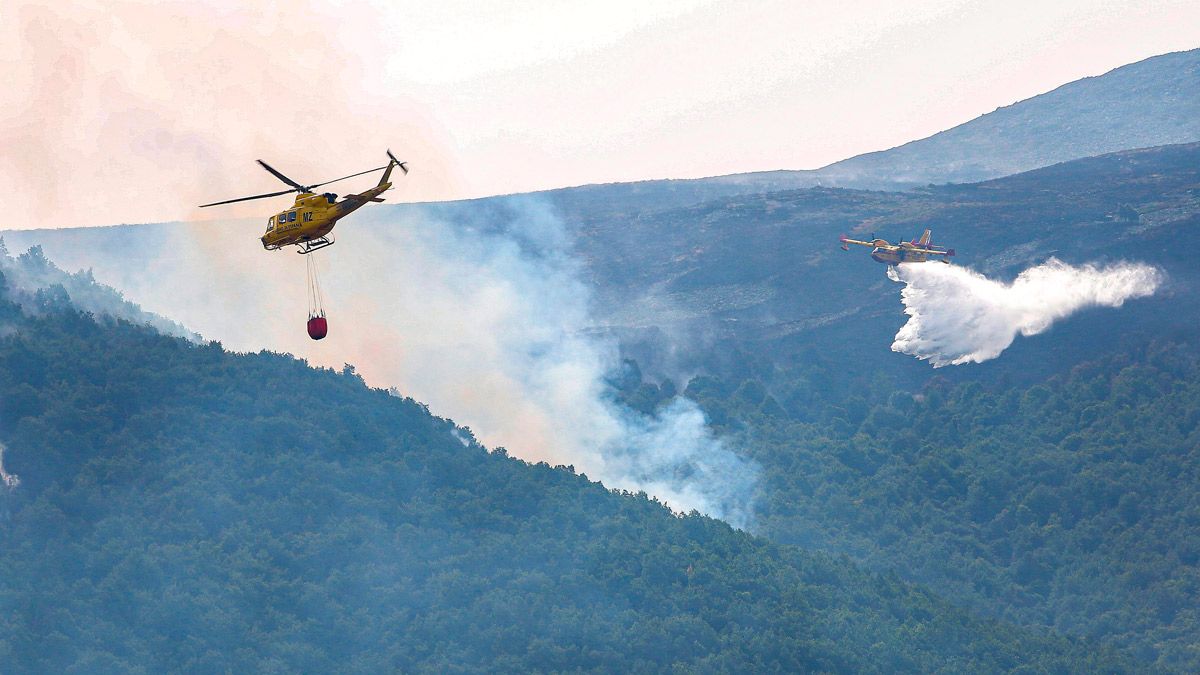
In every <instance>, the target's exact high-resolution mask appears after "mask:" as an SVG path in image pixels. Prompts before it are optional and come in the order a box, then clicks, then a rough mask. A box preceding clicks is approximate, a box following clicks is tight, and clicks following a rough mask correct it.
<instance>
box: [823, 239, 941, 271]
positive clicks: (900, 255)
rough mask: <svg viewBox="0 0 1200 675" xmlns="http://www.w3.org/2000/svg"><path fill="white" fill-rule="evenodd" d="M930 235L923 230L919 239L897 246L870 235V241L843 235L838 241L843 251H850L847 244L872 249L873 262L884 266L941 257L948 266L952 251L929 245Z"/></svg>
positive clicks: (903, 242)
mask: <svg viewBox="0 0 1200 675" xmlns="http://www.w3.org/2000/svg"><path fill="white" fill-rule="evenodd" d="M930 235H931V232H930V230H925V233H924V234H922V235H921V237H920V238H919V239H913V240H912V241H902V242H900V243H898V244H889V243H888V242H887V240H886V239H876V238H875V235H874V234H872V235H871V240H870V241H859V240H857V239H850V238H849V237H847V236H846V235H844V234H843V235H842V236H841V238H840V241H841V242H842V250H843V251H849V250H850V246H849V244H855V245H858V246H870V247H872V250H871V258H872V259H873V260H874V261H875V262H881V263H884V264H886V265H899V264H900V263H910V262H925V261H927V260H931V259H933V258H936V257H938V256H941V259H942V262H944V263H946V264H949V263H950V260H949V258H950V257H951V256H953V255H954V249H952V248H946V247H944V246H937V245H935V244H932V243H930V241H929V239H930Z"/></svg>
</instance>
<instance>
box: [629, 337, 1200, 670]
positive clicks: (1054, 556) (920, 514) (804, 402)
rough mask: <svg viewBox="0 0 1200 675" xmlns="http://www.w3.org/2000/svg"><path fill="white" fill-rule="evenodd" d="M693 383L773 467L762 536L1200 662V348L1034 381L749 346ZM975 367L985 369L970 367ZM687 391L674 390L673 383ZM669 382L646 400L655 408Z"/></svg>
mask: <svg viewBox="0 0 1200 675" xmlns="http://www.w3.org/2000/svg"><path fill="white" fill-rule="evenodd" d="M744 368H745V373H746V374H747V376H746V377H744V378H742V379H738V378H723V379H718V378H714V377H700V378H696V379H694V380H692V382H691V384H690V385H689V387H688V389H687V394H688V395H689V396H691V397H693V398H695V399H696V400H697V401H699V402H700V403H701V405H702V406H703V407H704V408H705V410H706V411H707V412H708V414H709V416H710V418H711V419H712V420H713V421H714V423H715V424H717V426H718V427H719V428H720V429H721V430H722V433H724V434H726V435H728V436H731V437H736V438H739V439H740V443H739V445H740V447H741V448H742V449H743V450H744V451H745V452H747V453H748V454H750V455H751V456H752V457H754V458H755V459H756V460H757V461H758V462H760V464H761V465H762V466H763V476H762V495H763V496H762V500H761V503H760V510H761V513H760V518H759V520H758V522H757V527H756V531H757V532H758V533H759V534H762V535H764V536H766V537H768V538H770V539H772V540H775V541H781V542H789V543H793V544H797V545H801V546H804V547H807V548H814V549H817V550H823V551H826V552H830V553H841V554H846V555H849V556H850V557H852V558H853V559H854V560H856V561H857V562H860V563H862V564H864V565H866V566H868V567H869V568H872V569H875V570H878V571H894V572H895V573H896V574H898V575H899V576H900V577H902V578H905V579H908V580H912V581H918V582H921V583H926V584H929V585H930V586H932V587H934V588H937V589H938V590H939V592H940V593H942V594H944V595H945V596H946V597H948V598H951V599H953V600H955V601H957V602H960V603H963V604H964V605H966V606H969V607H972V608H974V609H976V610H977V611H981V612H984V613H987V614H991V615H993V616H998V617H1003V618H1005V619H1007V620H1011V621H1015V622H1018V623H1022V624H1031V625H1043V626H1049V627H1053V628H1055V629H1057V630H1060V631H1063V632H1066V633H1069V634H1074V635H1080V636H1088V637H1092V638H1096V639H1100V640H1103V641H1105V642H1107V643H1109V644H1112V645H1118V646H1122V647H1127V648H1130V649H1131V650H1132V651H1133V652H1134V653H1135V654H1136V655H1137V657H1138V658H1139V660H1141V661H1142V662H1144V663H1156V664H1158V665H1159V666H1162V667H1166V668H1170V669H1178V670H1182V671H1188V672H1197V671H1200V611H1198V609H1197V608H1198V607H1200V568H1198V564H1200V490H1198V489H1197V488H1198V487H1200V359H1198V357H1197V355H1196V351H1195V349H1194V346H1193V345H1191V344H1178V343H1171V342H1161V343H1150V344H1146V345H1143V346H1142V347H1140V348H1136V349H1130V350H1129V351H1127V352H1123V353H1121V354H1120V355H1110V356H1108V357H1105V358H1103V359H1099V360H1095V361H1091V362H1087V363H1083V364H1081V365H1078V366H1076V367H1074V368H1072V369H1071V370H1070V371H1069V372H1068V373H1066V374H1063V375H1060V376H1054V377H1051V378H1049V379H1048V380H1045V381H1043V382H1040V383H1037V384H1034V385H1028V386H1013V385H1010V384H1005V383H1004V382H1002V381H1001V382H985V383H982V384H981V383H980V382H976V381H965V382H958V383H952V382H949V381H947V380H945V379H942V378H940V377H934V378H933V379H931V380H930V381H929V382H928V383H927V384H926V385H924V386H923V387H921V388H920V389H918V390H917V391H913V392H907V391H895V390H892V389H889V388H886V387H877V386H873V383H872V382H870V381H859V382H846V381H844V380H839V379H838V377H837V375H838V368H839V366H838V364H837V363H834V362H828V361H822V359H821V357H820V356H819V355H817V354H812V353H810V354H808V355H806V356H805V357H804V358H801V359H797V360H796V361H795V362H794V363H793V364H791V365H790V366H779V365H777V364H775V365H772V364H770V363H769V362H765V361H764V360H763V359H762V358H761V357H757V358H755V357H747V358H746V359H744ZM968 368H970V367H968ZM668 389H669V387H668ZM659 391H660V390H659V389H658V388H657V387H654V386H652V385H643V386H642V387H641V388H640V389H637V390H634V391H631V392H629V393H628V394H627V395H628V396H629V397H630V399H631V400H632V401H634V402H635V403H636V404H637V405H640V406H642V407H652V406H653V405H655V404H656V398H657V394H658V393H659Z"/></svg>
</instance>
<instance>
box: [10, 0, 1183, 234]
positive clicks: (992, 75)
mask: <svg viewBox="0 0 1200 675" xmlns="http://www.w3.org/2000/svg"><path fill="white" fill-rule="evenodd" d="M1197 46H1200V3H1197V2H1196V1H1195V0H1179V1H1175V0H1170V1H1164V2H1147V1H1145V0H1140V1H1133V0H1128V1H1127V0H1113V1H1082V0H1068V1H1055V2H1046V1H1045V0H1042V1H1039V2H1025V1H1019V0H1003V1H996V2H991V1H981V2H963V1H953V0H944V1H932V2H920V3H903V2H895V1H887V2H875V1H864V2H855V1H853V0H849V1H848V0H837V1H833V0H808V1H806V2H796V1H795V0H790V1H779V2H776V1H774V0H758V1H754V2H749V1H733V0H659V1H657V2H645V1H644V0H643V1H640V2H630V1H626V0H605V1H603V2H572V1H569V0H520V1H512V2H500V3H482V2H471V3H468V2H455V1H442V2H433V3H430V2H397V1H396V0H386V1H379V2H366V3H322V2H315V3H311V4H309V5H308V6H305V5H304V4H303V3H299V2H287V3H261V4H255V3H229V2H194V1H192V2H161V1H160V2H154V3H149V2H132V1H121V0H105V1H103V2H61V1H60V2H24V1H22V0H0V67H2V68H3V73H4V76H3V77H4V80H3V90H4V99H5V100H4V104H3V106H0V179H2V180H3V181H4V184H5V186H6V189H7V191H8V194H9V195H10V196H9V199H8V208H7V209H6V210H5V211H6V216H7V219H6V221H5V222H4V223H0V228H22V227H57V226H69V225H97V224H111V223H118V222H144V221H162V220H173V219H196V218H224V217H233V216H238V215H259V214H262V215H263V217H264V218H265V216H266V215H267V214H268V213H270V212H272V211H273V210H274V209H276V208H283V206H285V205H286V203H287V198H286V197H281V198H279V199H277V200H275V201H269V200H268V201H266V202H258V203H257V204H255V205H251V206H248V207H247V206H241V207H228V208H224V209H222V210H221V211H220V212H214V211H213V210H205V211H197V210H196V209H194V208H193V206H194V205H195V204H199V203H203V202H207V201H214V200H218V199H224V198H230V197H236V196H241V195H244V194H254V193H258V192H267V191H271V190H274V189H278V188H281V187H282V186H281V185H280V184H278V183H277V182H275V180H274V179H273V178H272V177H270V176H269V175H267V174H266V173H264V172H262V171H261V170H260V169H258V167H257V166H256V165H255V164H254V163H253V160H254V159H255V158H260V157H261V158H263V159H266V160H267V161H269V162H271V163H272V164H274V165H275V166H276V167H277V168H279V169H281V170H282V171H284V172H285V173H287V174H289V175H291V176H292V177H293V178H296V179H297V180H300V181H309V182H315V181H317V180H322V179H327V178H333V177H336V176H339V175H343V174H346V173H351V172H353V171H356V170H359V169H362V168H368V167H370V166H373V165H378V164H381V163H382V160H383V150H384V148H385V147H391V148H392V149H393V150H394V151H396V152H397V154H400V155H402V156H403V157H404V158H406V159H408V160H409V161H410V162H411V165H412V167H413V169H414V171H413V173H412V175H411V176H410V177H409V178H408V179H407V180H406V181H405V183H404V184H403V186H402V189H401V190H398V191H396V192H393V193H391V194H390V195H389V196H390V197H391V199H393V200H432V199H450V198H461V197H472V196H481V195H488V194H496V193H505V192H520V191H528V190H535V189H540V188H548V187H558V186H564V185H575V184H581V183H590V182H609V181H620V180H632V179H641V178H664V177H695V176H706V175H715V174H723V173H734V172H740V171H751V170H762V169H777V168H814V167H818V166H822V165H824V164H828V163H830V162H833V161H836V160H838V159H843V158H845V157H849V156H852V155H855V154H858V153H861V152H866V151H870V150H876V149H882V148H887V147H891V146H895V145H898V144H900V143H903V142H906V141H909V140H912V139H915V138H920V137H923V136H927V135H929V134H931V133H934V132H937V131H939V130H941V129H945V128H948V127H950V126H954V125H955V124H958V123H961V122H963V121H966V120H968V119H971V118H973V117H976V116H978V115H980V114H983V113H986V112H989V111H991V110H993V109H995V108H996V107H998V106H1002V105H1007V104H1010V103H1013V102H1014V101H1017V100H1019V99H1022V98H1028V97H1029V96H1033V95H1035V94H1038V93H1041V92H1043V91H1046V90H1049V89H1052V88H1054V87H1056V86H1058V85H1060V84H1064V83H1066V82H1069V81H1071V80H1074V79H1078V78H1080V77H1083V76H1087V75H1097V74H1100V73H1103V72H1105V71H1107V70H1110V69H1112V68H1114V67H1117V66H1120V65H1123V64H1125V63H1129V62H1132V61H1136V60H1139V59H1142V58H1145V57H1148V56H1152V55H1155V54H1160V53H1164V52H1169V51H1177V50H1182V49H1190V48H1194V47H1197ZM369 184H370V179H369V178H368V179H366V180H365V182H364V181H363V179H358V182H355V181H350V182H347V183H344V184H341V185H339V186H338V190H339V191H340V192H345V191H347V190H348V189H357V188H359V187H365V186H366V185H369Z"/></svg>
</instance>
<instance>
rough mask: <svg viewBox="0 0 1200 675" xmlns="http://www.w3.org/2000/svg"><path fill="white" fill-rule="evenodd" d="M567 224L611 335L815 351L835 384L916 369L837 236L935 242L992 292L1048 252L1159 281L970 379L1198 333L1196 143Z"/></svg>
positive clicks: (888, 298)
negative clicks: (981, 178) (911, 186)
mask: <svg viewBox="0 0 1200 675" xmlns="http://www.w3.org/2000/svg"><path fill="white" fill-rule="evenodd" d="M569 218H570V219H571V222H572V224H573V226H574V227H575V228H577V229H578V231H579V236H578V243H577V245H578V248H579V252H580V255H581V256H582V257H583V258H584V259H586V260H588V261H589V266H588V269H589V271H590V273H591V274H592V275H593V278H594V285H595V286H596V288H597V289H598V290H599V295H600V298H599V301H598V303H597V305H598V308H599V310H600V312H599V313H600V314H602V315H603V316H605V317H606V319H605V323H607V325H609V326H610V327H612V328H614V329H616V330H618V331H622V332H623V333H624V334H626V335H627V336H635V335H637V334H639V333H641V334H650V333H654V332H656V331H667V332H669V333H670V334H672V335H674V336H676V337H679V336H683V335H694V336H706V339H708V340H709V342H710V344H711V342H712V341H713V340H716V341H718V342H719V341H722V340H732V341H734V342H736V343H741V344H753V345H755V346H754V347H753V351H755V352H757V353H764V352H772V351H773V352H777V356H778V357H779V358H783V355H784V354H787V353H794V352H795V351H796V350H803V349H817V350H821V351H822V352H824V353H827V354H829V355H831V356H834V355H836V356H838V357H845V358H846V359H847V362H846V365H845V367H846V368H847V369H849V370H851V371H853V370H855V369H856V368H858V367H859V366H858V365H857V364H861V363H867V362H869V363H870V364H871V366H870V367H869V370H871V371H872V372H875V373H876V374H887V373H903V372H907V373H909V374H911V375H912V376H914V377H928V374H929V369H928V366H927V365H925V364H920V363H916V362H914V361H913V360H912V359H911V358H910V357H906V356H900V355H897V354H893V353H891V352H890V351H889V349H888V347H889V345H890V344H891V338H892V336H893V335H894V334H895V332H896V330H897V329H898V328H899V327H900V325H902V324H903V323H904V321H905V317H904V315H903V313H902V306H901V305H900V303H899V290H900V287H899V285H898V284H895V283H893V282H890V281H888V280H887V278H886V276H885V274H884V267H883V266H882V265H879V264H877V263H875V262H873V261H871V260H870V259H869V258H868V257H867V256H866V255H865V254H864V253H863V252H862V251H857V252H851V253H844V252H842V251H840V250H838V246H837V236H838V235H839V234H840V233H858V234H860V235H867V234H869V233H871V232H875V233H877V234H878V235H879V236H881V237H885V238H888V239H890V240H892V241H895V240H897V239H901V238H911V237H913V236H915V235H917V234H919V233H920V231H921V230H922V229H923V228H925V227H930V228H932V229H933V234H934V240H935V241H937V242H940V243H943V244H947V245H950V246H953V247H955V248H957V251H958V256H957V257H956V258H955V260H956V263H957V264H960V265H966V266H969V267H972V268H974V269H977V270H980V271H983V272H986V273H987V274H989V275H992V276H995V277H998V278H1002V279H1003V278H1009V279H1011V278H1012V277H1013V276H1015V274H1016V273H1017V272H1018V271H1020V270H1022V269H1024V268H1026V267H1029V266H1031V265H1033V264H1036V263H1037V262H1040V261H1042V260H1044V259H1045V258H1047V257H1048V256H1050V255H1054V256H1057V257H1058V258H1060V259H1063V260H1065V261H1067V262H1072V263H1084V262H1095V261H1102V260H1114V259H1120V260H1137V261H1142V262H1146V263H1150V264H1154V265H1157V266H1159V267H1161V268H1163V269H1164V270H1165V271H1166V272H1167V275H1168V278H1169V283H1168V285H1167V286H1166V287H1165V288H1164V289H1163V291H1162V292H1160V293H1159V294H1158V295H1157V296H1155V297H1154V298H1150V299H1147V300H1139V301H1137V302H1135V303H1130V304H1128V305H1127V306H1126V307H1125V308H1124V309H1122V310H1121V313H1120V315H1119V318H1121V319H1122V321H1121V323H1120V325H1119V327H1118V330H1113V329H1111V328H1110V329H1105V330H1099V331H1097V330H1096V329H1095V328H1096V326H1097V325H1103V324H1104V323H1105V322H1106V321H1108V320H1109V319H1110V318H1113V317H1115V316H1117V315H1116V314H1114V313H1111V312H1104V311H1102V310H1098V311H1097V312H1094V313H1088V314H1085V315H1082V316H1080V317H1078V318H1076V319H1072V320H1070V321H1067V322H1065V323H1064V324H1062V325H1061V326H1059V327H1056V328H1055V332H1054V336H1055V337H1051V336H1038V337H1034V338H1029V339H1028V340H1022V341H1019V342H1018V343H1017V345H1016V346H1014V348H1013V350H1012V351H1011V352H1009V353H1006V355H1005V359H1004V361H1005V363H1002V364H1001V363H989V364H984V365H983V366H976V367H969V368H965V369H961V370H962V371H964V372H969V373H971V374H972V376H974V375H975V374H977V373H978V371H980V370H983V371H995V372H997V373H1001V372H1008V373H1010V374H1013V375H1016V376H1021V375H1025V374H1032V373H1036V372H1043V369H1045V368H1063V367H1067V366H1068V365H1069V364H1070V363H1072V362H1077V361H1078V360H1081V359H1086V358H1089V356H1088V354H1089V353H1090V354H1093V355H1094V354H1095V353H1097V352H1096V351H1095V349H1093V347H1096V348H1099V345H1100V344H1101V343H1105V344H1113V342H1112V341H1114V340H1119V339H1124V337H1128V336H1130V335H1133V334H1140V335H1143V336H1146V335H1152V334H1154V333H1155V332H1156V331H1157V332H1165V333H1170V332H1172V331H1184V332H1194V331H1196V330H1197V328H1196V327H1197V326H1198V325H1200V310H1197V309H1196V307H1195V306H1194V304H1193V303H1190V302H1185V301H1184V298H1186V297H1188V294H1190V293H1192V292H1194V291H1195V290H1196V289H1197V288H1200V274H1198V273H1197V271H1196V266H1195V259H1194V252H1193V251H1192V250H1191V248H1190V247H1189V246H1188V244H1187V242H1188V241H1189V240H1190V239H1191V238H1192V234H1193V232H1194V231H1195V228H1196V226H1197V224H1200V144H1185V145H1175V146H1164V147H1158V148H1148V149H1142V150H1135V151H1127V152H1120V153H1114V154H1110V155H1105V156H1101V157H1094V158H1087V159H1081V160H1074V161H1071V162H1066V163H1062V164H1058V165H1055V166H1051V167H1046V168H1043V169H1038V170H1035V171H1031V172H1027V173H1023V174H1018V175H1014V176H1009V177H1006V178H1001V179H996V180H993V181H988V182H984V183H975V184H968V185H949V186H940V187H932V188H924V189H921V190H917V191H912V192H897V193H884V192H869V191H855V190H843V189H828V188H817V189H807V190H796V191H784V192H776V193H769V194H765V195H736V196H729V197H725V198H721V199H718V200H713V201H710V202H706V203H704V204H698V205H693V206H689V207H684V208H678V209H670V210H665V211H657V212H650V213H642V214H639V215H638V216H637V217H635V218H610V217H605V216H603V215H601V216H598V217H593V216H592V215H591V214H587V213H573V214H571V215H570V216H569ZM856 253H857V255H856ZM1105 341H1108V342H1105ZM1026 346H1028V347H1029V348H1028V349H1026ZM692 347H703V344H702V341H697V342H696V343H695V344H693V345H692ZM682 348H683V347H681V346H677V347H676V350H677V351H678V350H679V349H682ZM710 351H711V350H710ZM851 357H854V358H851ZM864 358H869V359H870V360H869V361H864V360H863V359H864ZM1025 368H1033V369H1034V370H1032V371H1030V370H1023V369H1025ZM957 372H959V371H958V370H955V369H950V370H947V371H942V374H943V375H944V376H951V377H953V376H955V375H956V373H957Z"/></svg>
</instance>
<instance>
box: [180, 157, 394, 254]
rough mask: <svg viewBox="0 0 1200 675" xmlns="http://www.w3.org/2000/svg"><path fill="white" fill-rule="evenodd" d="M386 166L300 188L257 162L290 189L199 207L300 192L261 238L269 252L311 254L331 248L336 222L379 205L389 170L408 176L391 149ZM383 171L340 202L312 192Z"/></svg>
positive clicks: (388, 185)
mask: <svg viewBox="0 0 1200 675" xmlns="http://www.w3.org/2000/svg"><path fill="white" fill-rule="evenodd" d="M387 156H388V163H387V165H386V166H380V167H376V168H374V169H367V170H366V171H359V172H358V173H352V174H350V175H349V176H342V177H341V178H335V179H333V180H327V181H325V182H323V183H317V184H315V185H301V184H299V183H297V182H296V181H294V180H292V179H291V178H288V177H287V176H285V175H283V174H282V173H279V172H278V171H276V170H275V169H274V168H272V167H271V165H270V164H267V163H266V162H264V161H262V160H261V159H260V160H257V161H258V163H259V164H261V165H262V168H264V169H266V170H267V171H269V172H270V173H271V175H273V176H275V177H276V178H278V179H279V180H281V181H283V182H284V183H287V184H288V185H290V186H291V187H290V188H289V189H287V190H280V191H279V192H271V193H269V194H265V195H254V196H253V197H239V198H237V199H226V200H225V201H222V202H213V203H211V204H201V205H200V208H205V207H209V206H219V205H221V204H233V203H234V202H245V201H250V200H251V199H265V198H267V197H278V196H279V195H285V194H287V193H289V192H296V193H299V194H297V195H296V203H295V204H293V205H292V208H290V209H287V210H286V211H281V212H279V213H277V214H275V215H273V216H271V217H270V218H269V219H267V231H266V233H265V234H263V236H262V244H263V248H265V249H267V250H268V251H277V250H279V249H280V248H283V247H284V246H292V245H295V246H296V247H297V248H299V249H300V250H299V253H300V254H301V255H303V254H306V253H312V252H313V251H317V250H320V249H322V248H325V247H326V246H332V245H333V237H332V236H330V232H331V231H332V230H333V226H334V225H336V224H337V221H338V220H340V219H342V218H345V217H346V216H348V215H350V214H351V213H353V212H354V211H357V210H358V209H359V208H361V207H362V206H363V205H364V204H366V203H367V202H381V201H383V198H382V197H380V196H379V195H381V194H383V193H384V192H386V191H387V190H390V189H391V187H392V184H391V183H390V182H389V181H390V180H391V178H392V169H393V168H395V167H400V170H401V171H403V172H404V173H405V174H407V173H408V166H407V162H401V161H400V160H398V159H396V156H395V155H393V154H392V151H391V150H388V151H387ZM380 170H382V171H383V176H382V177H381V178H380V179H379V184H378V185H376V186H375V187H373V188H371V189H370V190H366V191H365V192H359V193H358V194H353V195H346V196H344V197H343V198H342V201H340V202H339V201H338V200H337V197H338V196H337V195H335V194H333V193H332V192H326V193H323V194H316V193H315V192H313V190H314V189H316V188H319V187H321V186H322V185H328V184H330V183H336V182H338V181H340V180H346V179H347V178H354V177H355V176H361V175H363V174H367V173H371V172H374V171H380Z"/></svg>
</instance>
